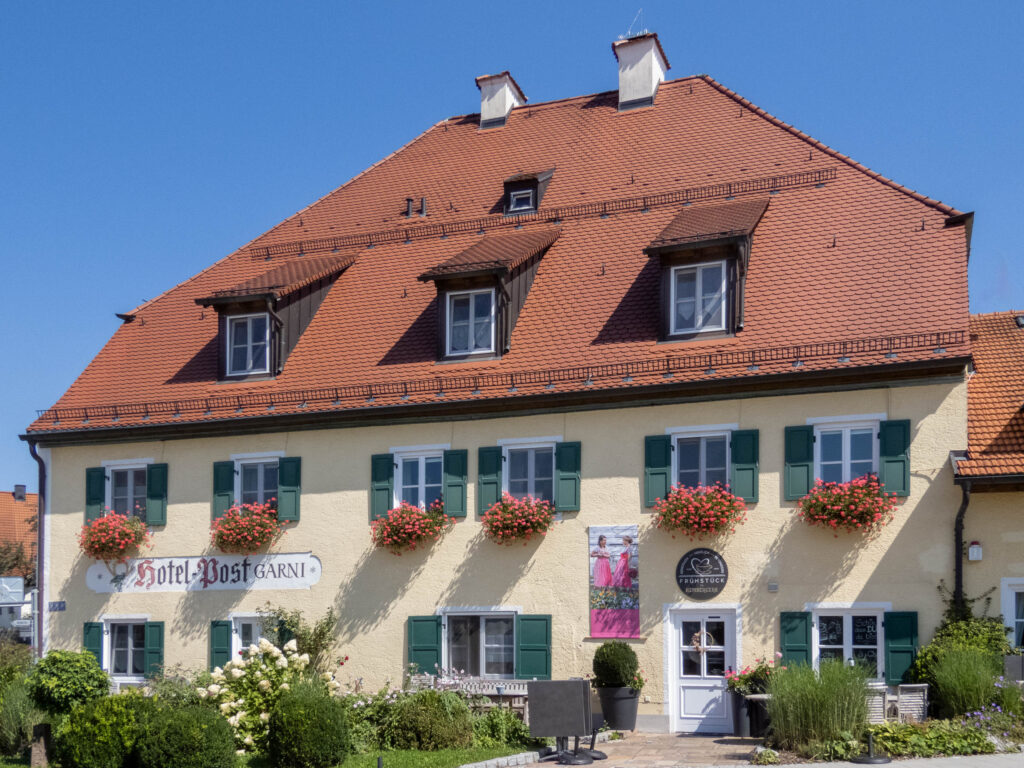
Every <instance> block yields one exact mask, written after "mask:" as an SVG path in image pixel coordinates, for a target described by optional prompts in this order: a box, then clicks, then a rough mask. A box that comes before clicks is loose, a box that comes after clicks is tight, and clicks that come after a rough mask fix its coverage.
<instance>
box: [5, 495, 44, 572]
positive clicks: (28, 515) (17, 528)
mask: <svg viewBox="0 0 1024 768" xmlns="http://www.w3.org/2000/svg"><path fill="white" fill-rule="evenodd" d="M38 503H39V496H38V495H37V494H35V493H26V494H25V500H24V501H16V500H15V498H14V494H13V493H12V492H11V491H0V542H2V543H7V542H16V543H20V544H22V545H23V546H24V547H25V554H26V555H28V556H29V557H35V553H36V532H35V531H33V530H32V529H31V528H30V527H29V521H30V520H31V519H32V518H34V517H35V516H36V509H37V506H38Z"/></svg>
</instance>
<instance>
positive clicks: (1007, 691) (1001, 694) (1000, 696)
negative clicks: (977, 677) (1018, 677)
mask: <svg viewBox="0 0 1024 768" xmlns="http://www.w3.org/2000/svg"><path fill="white" fill-rule="evenodd" d="M993 685H994V686H995V694H994V695H993V697H992V703H993V704H995V705H996V706H997V707H999V711H1000V712H1005V713H1006V714H1008V715H1012V716H1013V717H1017V718H1022V722H1021V727H1022V728H1024V693H1022V691H1021V689H1020V686H1018V685H1017V684H1016V683H1015V682H1014V681H1013V680H1007V679H1005V678H1004V677H1003V676H1002V675H1000V676H999V677H997V678H996V679H995V682H994V683H993Z"/></svg>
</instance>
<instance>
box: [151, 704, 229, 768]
mask: <svg viewBox="0 0 1024 768" xmlns="http://www.w3.org/2000/svg"><path fill="white" fill-rule="evenodd" d="M138 754H139V768H234V765H235V762H236V761H235V736H234V733H233V732H232V730H231V726H230V725H229V724H228V721H227V720H225V719H224V718H223V717H221V715H220V714H218V713H217V712H215V711H214V710H212V709H210V708H209V707H206V706H197V705H194V704H193V705H186V706H183V707H169V706H165V707H158V708H157V710H156V711H155V712H154V714H153V716H152V718H150V720H149V722H148V724H147V727H146V729H145V731H144V733H143V734H142V735H141V736H140V738H139V741H138Z"/></svg>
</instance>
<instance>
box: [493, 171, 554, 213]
mask: <svg viewBox="0 0 1024 768" xmlns="http://www.w3.org/2000/svg"><path fill="white" fill-rule="evenodd" d="M554 173H555V169H554V168H549V169H548V170H546V171H538V172H536V173H517V174H514V175H512V176H509V177H508V178H507V179H505V194H504V197H503V198H502V205H503V208H504V212H505V215H506V216H518V215H520V214H523V213H536V211H537V209H538V208H540V201H541V199H542V198H543V197H544V193H545V192H546V191H547V188H548V184H550V183H551V177H552V176H553V175H554Z"/></svg>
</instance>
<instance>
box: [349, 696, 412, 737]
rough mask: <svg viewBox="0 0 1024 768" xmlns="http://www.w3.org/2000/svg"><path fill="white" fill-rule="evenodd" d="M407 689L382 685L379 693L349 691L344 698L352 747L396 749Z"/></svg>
mask: <svg viewBox="0 0 1024 768" xmlns="http://www.w3.org/2000/svg"><path fill="white" fill-rule="evenodd" d="M408 696H409V694H407V693H406V692H404V691H390V690H388V689H387V688H381V689H380V690H379V691H377V692H376V693H349V694H346V695H345V696H342V697H341V702H342V704H344V706H345V708H346V710H347V715H348V726H349V734H350V736H351V738H352V749H353V751H355V752H359V753H363V752H369V751H370V750H375V749H394V747H395V741H396V733H397V730H398V719H399V710H400V705H401V703H402V702H403V701H404V700H405V699H406V698H408Z"/></svg>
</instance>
